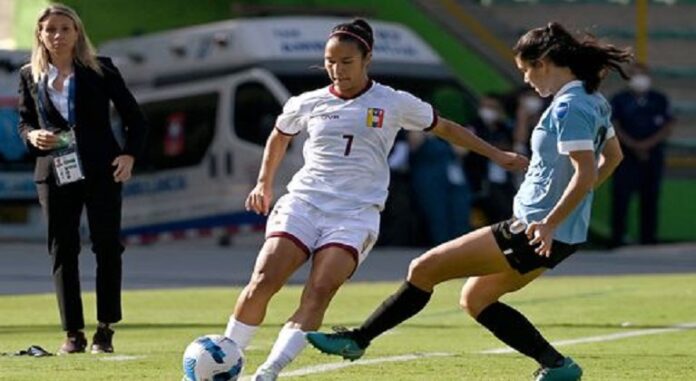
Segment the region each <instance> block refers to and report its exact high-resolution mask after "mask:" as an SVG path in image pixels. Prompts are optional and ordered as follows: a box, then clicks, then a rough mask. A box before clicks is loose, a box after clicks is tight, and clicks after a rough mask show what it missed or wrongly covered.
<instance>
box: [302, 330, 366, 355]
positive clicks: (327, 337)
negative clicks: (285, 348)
mask: <svg viewBox="0 0 696 381" xmlns="http://www.w3.org/2000/svg"><path fill="white" fill-rule="evenodd" d="M334 331H336V332H335V333H321V332H307V335H306V336H305V337H306V338H307V341H309V343H310V344H312V345H313V346H314V348H317V349H318V350H320V351H321V352H323V353H326V354H327V355H337V356H341V357H343V358H344V359H346V360H350V361H355V360H357V359H359V358H360V357H362V355H363V354H365V348H362V347H360V345H359V344H358V342H357V341H356V340H355V338H354V337H353V332H352V331H349V330H347V329H345V328H344V327H334Z"/></svg>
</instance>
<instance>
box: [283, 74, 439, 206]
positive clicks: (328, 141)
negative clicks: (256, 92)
mask: <svg viewBox="0 0 696 381" xmlns="http://www.w3.org/2000/svg"><path fill="white" fill-rule="evenodd" d="M436 122H437V116H436V114H435V112H434V110H433V107H432V106H431V105H429V104H428V103H425V102H423V101H422V100H420V99H418V98H416V97H415V96H413V95H411V94H409V93H407V92H403V91H397V90H394V89H392V88H391V87H388V86H384V85H381V84H379V83H377V82H374V81H372V82H371V83H370V84H369V86H368V87H367V89H366V90H365V91H363V92H362V93H360V94H358V95H357V96H356V97H353V98H351V99H344V98H341V97H340V96H338V95H336V93H335V92H334V91H333V88H332V87H331V86H329V87H325V88H322V89H318V90H314V91H310V92H307V93H303V94H301V95H299V96H296V97H292V98H290V99H289V100H288V101H287V103H286V104H285V106H284V108H283V113H282V114H281V115H280V116H279V117H278V120H277V122H276V128H277V129H278V130H279V131H280V132H282V133H284V134H288V135H295V134H298V133H299V132H301V131H302V130H305V129H306V130H307V132H308V133H309V138H308V139H307V141H306V142H305V145H304V148H303V151H302V152H303V156H304V166H303V167H302V168H301V169H300V170H299V171H298V172H297V173H296V174H295V176H294V177H293V178H292V180H291V181H290V183H289V184H288V191H290V192H291V193H293V194H295V195H297V196H298V197H300V198H301V199H303V200H305V201H307V202H309V203H311V204H312V205H315V206H316V207H318V208H320V209H322V210H324V211H329V212H330V211H335V212H342V211H350V210H358V209H362V208H365V207H369V206H377V207H378V208H379V209H380V210H381V209H382V208H383V207H384V202H385V200H386V198H387V188H388V186H389V164H388V163H387V156H388V155H389V151H390V150H391V148H392V145H393V144H394V139H395V138H396V134H397V132H399V129H400V128H405V129H407V130H420V131H422V130H427V129H428V128H431V127H434V125H435V123H436Z"/></svg>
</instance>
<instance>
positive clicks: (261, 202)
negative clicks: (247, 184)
mask: <svg viewBox="0 0 696 381" xmlns="http://www.w3.org/2000/svg"><path fill="white" fill-rule="evenodd" d="M292 138H293V136H292V135H285V134H283V133H282V132H280V131H279V130H278V129H277V128H275V129H273V131H272V132H271V135H270V136H269V137H268V140H267V141H266V148H264V150H263V159H262V161H261V169H260V170H259V177H258V180H257V182H256V186H255V187H254V189H252V190H251V192H250V193H249V196H247V199H246V202H245V204H244V205H245V206H246V209H247V210H253V211H254V212H256V213H258V214H263V215H268V211H269V209H270V206H271V202H272V201H273V180H274V179H275V174H276V172H277V170H278V166H280V162H281V161H282V160H283V157H285V153H286V152H287V149H288V144H290V141H291V140H292Z"/></svg>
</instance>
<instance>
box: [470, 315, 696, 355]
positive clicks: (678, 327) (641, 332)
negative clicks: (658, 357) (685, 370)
mask: <svg viewBox="0 0 696 381" xmlns="http://www.w3.org/2000/svg"><path fill="white" fill-rule="evenodd" d="M694 328H696V322H693V323H682V324H675V325H673V326H670V327H667V328H650V329H637V330H634V331H628V332H619V333H612V334H609V335H601V336H588V337H581V338H578V339H570V340H559V341H554V342H552V343H551V345H553V346H555V347H562V346H566V345H575V344H584V343H598V342H602V341H613V340H621V339H625V338H628V337H636V336H646V335H659V334H662V333H671V332H678V331H684V330H687V329H694ZM515 352H517V351H515V350H514V349H512V348H508V347H505V348H497V349H489V350H485V351H481V352H479V353H482V354H503V353H515Z"/></svg>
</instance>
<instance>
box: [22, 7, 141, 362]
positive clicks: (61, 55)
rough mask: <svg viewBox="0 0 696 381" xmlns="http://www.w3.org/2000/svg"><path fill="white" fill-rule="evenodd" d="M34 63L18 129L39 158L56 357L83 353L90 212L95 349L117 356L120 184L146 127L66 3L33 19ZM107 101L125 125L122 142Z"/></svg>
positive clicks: (25, 77) (26, 76)
mask: <svg viewBox="0 0 696 381" xmlns="http://www.w3.org/2000/svg"><path fill="white" fill-rule="evenodd" d="M34 41H35V43H34V48H33V51H32V57H31V62H30V64H28V65H26V66H25V67H23V68H22V70H21V71H20V76H21V78H20V87H19V93H20V97H19V115H20V120H19V133H20V135H21V136H22V139H23V140H24V141H25V142H26V143H27V146H28V147H29V150H30V152H31V153H32V154H34V155H35V156H36V167H35V171H34V180H35V182H36V184H37V190H38V194H39V202H40V203H41V206H42V208H43V210H44V212H45V213H46V215H47V218H48V250H49V253H50V254H51V258H52V261H53V279H54V283H55V287H56V293H57V297H58V306H59V309H60V316H61V321H62V325H63V329H64V330H65V331H66V332H67V338H66V340H65V342H64V343H63V345H62V346H61V348H60V349H59V353H79V352H84V351H85V349H86V347H87V340H86V338H85V334H84V333H83V329H84V326H85V324H84V317H83V312H82V299H81V296H80V277H79V270H78V259H77V258H78V255H79V253H80V235H79V225H80V215H81V214H82V209H83V208H86V210H87V219H88V223H89V231H90V239H91V241H92V251H93V252H94V253H95V254H96V262H97V277H96V279H97V285H96V293H97V320H98V326H97V330H96V332H95V334H94V337H93V340H92V347H91V350H92V353H103V352H113V345H112V337H113V329H112V328H111V326H110V325H111V324H113V323H116V322H118V321H119V320H121V267H122V265H121V254H122V253H123V250H124V247H123V245H122V244H121V241H120V238H119V236H120V229H121V185H122V183H123V182H125V181H127V180H128V179H129V178H130V177H131V170H132V168H133V162H134V158H135V156H136V154H137V153H138V152H139V151H140V149H141V147H142V146H143V144H144V140H145V131H146V125H145V120H144V117H143V114H142V112H141V111H140V109H139V107H138V104H137V103H136V101H135V99H134V98H133V95H131V93H130V92H129V91H128V89H127V88H126V86H125V83H124V81H123V78H122V77H121V75H120V73H119V72H118V70H117V69H116V67H115V66H114V65H113V63H112V62H111V60H110V59H108V58H103V57H97V56H96V55H95V52H94V48H93V47H92V45H91V44H90V42H89V39H88V38H87V35H86V34H85V31H84V28H83V25H82V21H81V20H80V18H79V17H78V16H77V14H76V13H75V11H73V10H72V9H70V8H68V7H66V6H64V5H59V4H54V5H51V6H49V7H48V8H46V9H45V10H44V11H43V12H41V14H40V15H39V18H38V20H37V22H36V31H35V40H34ZM110 102H113V104H114V106H115V107H116V110H117V111H118V113H119V114H120V116H121V119H122V120H123V125H124V126H126V127H125V136H126V139H125V145H124V146H123V147H121V146H120V145H119V144H118V143H117V141H116V140H115V138H114V136H113V133H112V130H111V123H110Z"/></svg>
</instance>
